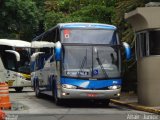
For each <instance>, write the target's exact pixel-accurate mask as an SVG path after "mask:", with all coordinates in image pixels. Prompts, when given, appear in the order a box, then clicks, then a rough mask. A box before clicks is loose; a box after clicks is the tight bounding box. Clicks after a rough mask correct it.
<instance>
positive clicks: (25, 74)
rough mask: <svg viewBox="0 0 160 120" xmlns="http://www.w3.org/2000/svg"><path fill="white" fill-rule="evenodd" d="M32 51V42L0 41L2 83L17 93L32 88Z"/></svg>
mask: <svg viewBox="0 0 160 120" xmlns="http://www.w3.org/2000/svg"><path fill="white" fill-rule="evenodd" d="M30 49H31V43H30V42H26V41H22V40H10V39H0V68H1V69H0V81H1V82H6V83H8V86H9V87H10V88H14V89H15V90H16V91H17V92H21V91H22V90H23V87H29V86H31V79H30V52H31V51H30Z"/></svg>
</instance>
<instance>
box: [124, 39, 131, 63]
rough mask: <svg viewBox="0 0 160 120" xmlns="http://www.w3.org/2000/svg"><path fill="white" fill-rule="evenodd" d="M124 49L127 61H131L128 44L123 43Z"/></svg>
mask: <svg viewBox="0 0 160 120" xmlns="http://www.w3.org/2000/svg"><path fill="white" fill-rule="evenodd" d="M123 47H124V49H125V54H126V60H127V61H129V60H130V59H131V48H130V46H129V44H128V43H126V42H123Z"/></svg>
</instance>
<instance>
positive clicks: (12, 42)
mask: <svg viewBox="0 0 160 120" xmlns="http://www.w3.org/2000/svg"><path fill="white" fill-rule="evenodd" d="M0 45H7V46H12V47H31V43H30V42H27V41H23V40H13V39H0Z"/></svg>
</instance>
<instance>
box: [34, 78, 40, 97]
mask: <svg viewBox="0 0 160 120" xmlns="http://www.w3.org/2000/svg"><path fill="white" fill-rule="evenodd" d="M35 95H36V97H37V98H40V97H41V92H40V89H39V83H38V81H36V82H35Z"/></svg>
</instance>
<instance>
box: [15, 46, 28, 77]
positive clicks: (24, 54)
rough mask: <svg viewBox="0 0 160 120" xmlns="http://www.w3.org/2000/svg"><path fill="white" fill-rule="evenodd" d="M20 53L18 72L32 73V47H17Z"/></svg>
mask: <svg viewBox="0 0 160 120" xmlns="http://www.w3.org/2000/svg"><path fill="white" fill-rule="evenodd" d="M15 50H16V51H17V52H18V53H19V54H20V61H19V62H18V72H20V73H25V74H30V48H15Z"/></svg>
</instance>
